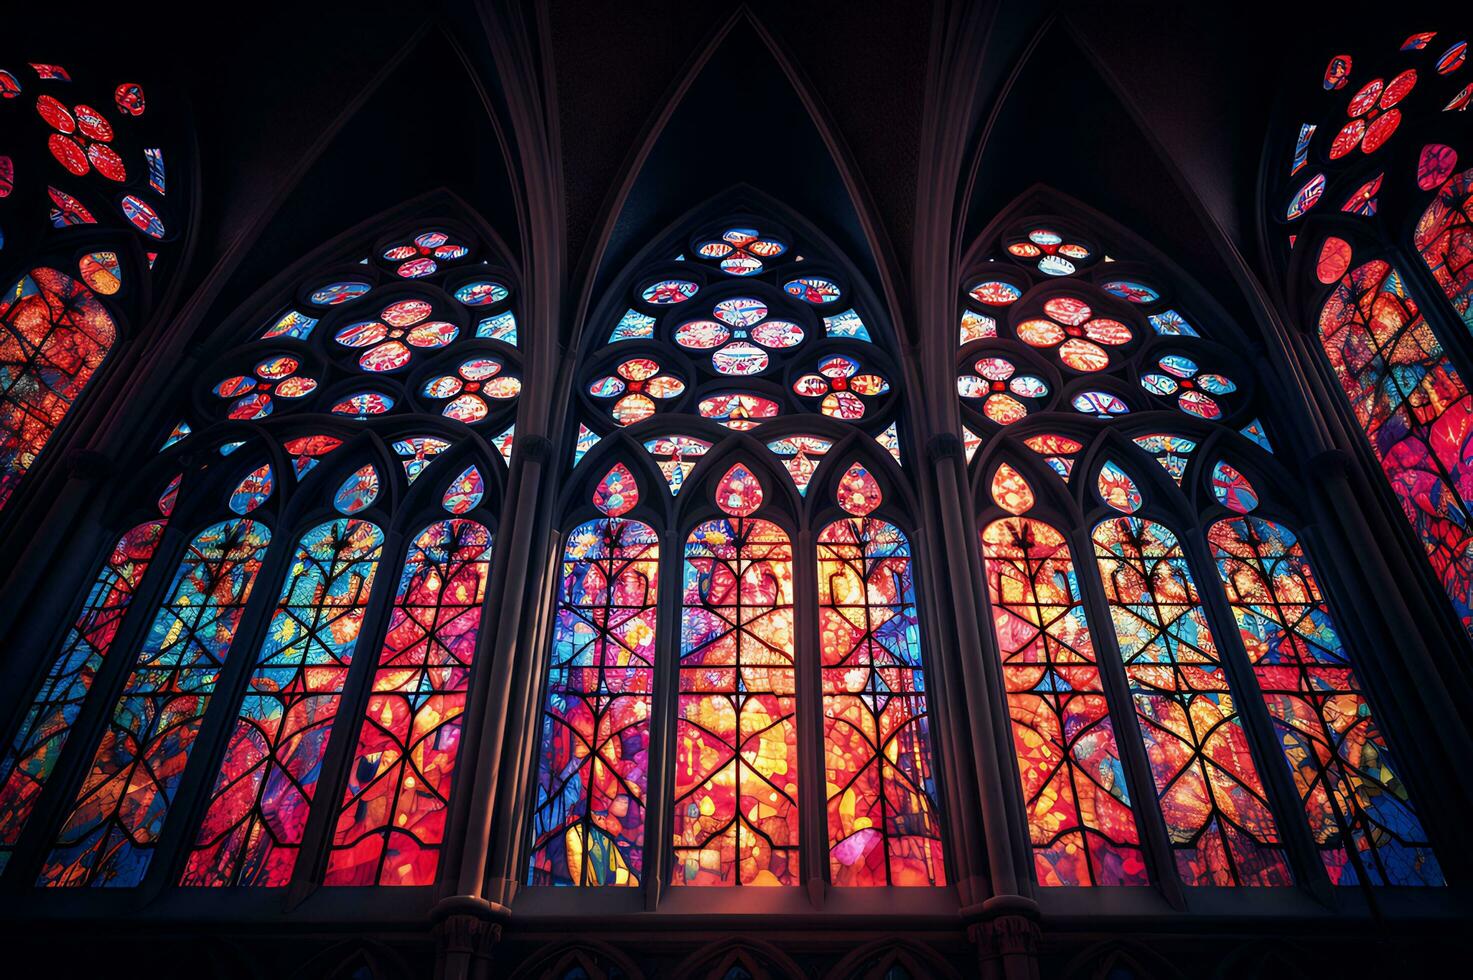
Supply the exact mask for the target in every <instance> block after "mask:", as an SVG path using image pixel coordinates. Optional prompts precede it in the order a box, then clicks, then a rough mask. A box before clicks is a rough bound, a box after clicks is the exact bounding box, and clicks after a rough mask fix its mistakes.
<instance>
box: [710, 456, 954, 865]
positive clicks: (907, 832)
mask: <svg viewBox="0 0 1473 980" xmlns="http://www.w3.org/2000/svg"><path fill="white" fill-rule="evenodd" d="M880 496H881V495H880V490H879V487H878V486H877V485H876V484H875V481H874V478H873V477H872V476H870V475H869V474H868V473H867V472H865V470H864V469H863V467H861V466H860V465H859V464H854V465H853V466H852V467H851V468H850V469H849V470H848V471H846V474H845V477H844V478H843V479H841V481H840V496H839V502H840V505H841V506H842V507H844V509H845V510H847V511H849V512H850V513H851V514H853V515H854V516H853V517H850V518H846V519H844V520H840V521H835V522H834V523H832V524H830V525H829V526H828V527H826V528H824V529H823V531H821V532H820V533H819V536H818V617H819V655H820V664H821V667H822V678H823V681H822V691H823V717H824V768H825V779H826V782H827V786H828V828H829V873H830V876H831V879H832V881H833V883H834V884H835V885H937V884H944V883H945V880H946V874H945V869H944V867H943V865H942V850H941V828H940V825H939V822H938V820H937V817H936V810H937V807H936V789H935V777H934V775H933V773H932V764H931V744H930V742H931V739H930V721H929V716H928V714H927V709H926V697H925V691H926V684H925V672H924V669H923V665H922V663H921V650H920V628H919V624H918V623H917V614H916V606H915V586H914V582H913V579H912V568H911V555H910V542H909V541H908V540H907V539H906V536H905V534H904V532H902V531H901V530H900V529H899V528H898V527H896V526H895V525H893V524H890V523H888V522H886V521H882V520H879V519H877V518H874V517H870V516H868V515H869V514H870V513H871V512H872V511H874V510H875V508H876V507H878V506H879V504H880ZM739 656H740V653H739Z"/></svg>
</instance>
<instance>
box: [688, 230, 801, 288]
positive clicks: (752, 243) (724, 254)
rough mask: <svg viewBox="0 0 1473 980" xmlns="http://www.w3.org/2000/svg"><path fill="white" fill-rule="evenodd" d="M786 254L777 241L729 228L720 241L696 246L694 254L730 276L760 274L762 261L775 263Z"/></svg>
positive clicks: (716, 240)
mask: <svg viewBox="0 0 1473 980" xmlns="http://www.w3.org/2000/svg"><path fill="white" fill-rule="evenodd" d="M787 250H788V246H787V245H786V244H785V243H784V242H783V241H782V240H780V239H778V238H776V237H774V236H771V235H764V234H762V232H761V231H759V230H758V229H756V228H745V227H742V228H728V229H726V230H725V231H723V232H722V233H721V237H720V238H711V239H707V240H705V241H703V242H701V243H699V244H698V245H697V246H696V248H695V254H696V255H698V256H699V257H701V258H703V259H707V260H709V261H713V262H715V263H716V264H717V267H718V268H719V269H721V271H722V272H724V273H726V274H727V275H729V276H755V275H757V274H758V273H760V272H762V270H763V268H764V266H763V260H764V259H775V258H777V257H779V256H781V255H782V254H783V253H784V252H786V251H787Z"/></svg>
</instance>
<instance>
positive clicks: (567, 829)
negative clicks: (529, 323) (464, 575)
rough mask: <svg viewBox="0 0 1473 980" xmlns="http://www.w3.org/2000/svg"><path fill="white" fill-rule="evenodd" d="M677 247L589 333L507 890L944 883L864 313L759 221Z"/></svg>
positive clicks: (911, 621)
mask: <svg viewBox="0 0 1473 980" xmlns="http://www.w3.org/2000/svg"><path fill="white" fill-rule="evenodd" d="M678 234H679V237H678V238H675V239H672V242H661V243H659V244H657V245H654V246H651V247H650V248H649V249H647V250H646V253H645V257H644V258H641V259H640V260H638V261H637V262H636V263H635V265H634V266H633V267H632V268H631V269H630V270H628V271H627V272H626V273H625V275H624V276H623V278H622V280H621V281H622V282H623V283H625V284H626V285H627V288H628V290H629V292H628V294H627V298H621V297H619V296H613V297H610V298H608V299H606V300H605V301H604V302H603V303H602V304H601V305H600V307H599V308H598V310H597V311H596V312H595V313H594V315H593V317H592V318H591V320H590V325H589V327H588V328H587V329H588V336H587V338H586V341H585V345H584V346H585V354H584V357H583V359H582V361H581V362H580V367H579V371H578V378H579V381H578V384H579V390H578V395H577V398H578V403H577V405H576V406H575V411H574V413H573V417H572V418H570V420H569V425H570V426H571V427H572V430H573V431H571V432H570V434H569V443H570V446H569V448H570V453H569V455H570V457H571V461H572V465H573V476H572V480H571V481H570V486H572V487H576V488H577V491H576V494H577V495H576V496H572V497H570V498H569V499H568V500H566V501H565V502H564V506H565V508H566V509H567V511H568V512H569V513H570V514H573V515H578V514H580V513H586V508H587V506H588V504H589V502H590V501H591V503H592V504H593V506H594V508H595V509H596V510H598V511H600V512H602V514H603V516H601V517H591V518H586V519H581V520H580V521H579V522H576V523H573V524H572V529H571V530H570V531H569V532H568V534H569V536H568V538H567V540H566V543H565V545H564V564H563V580H562V586H561V592H560V606H559V609H560V613H559V617H558V620H557V622H556V624H555V626H554V628H553V638H552V644H551V649H550V652H549V654H548V656H549V661H548V669H547V673H546V685H547V686H546V691H545V694H544V709H543V726H542V739H541V743H540V745H539V747H538V751H539V763H538V776H537V781H536V790H535V800H534V801H533V806H534V810H533V824H534V828H533V834H532V840H531V852H530V859H529V862H528V864H529V867H528V872H527V881H528V883H529V884H531V885H554V884H586V885H629V886H633V885H643V886H647V887H648V886H649V884H650V882H651V880H652V877H653V880H657V881H659V882H660V884H661V885H664V884H670V885H674V886H677V887H681V886H712V885H716V886H722V885H725V886H738V885H741V886H752V885H758V886H762V885H769V886H773V885H777V886H781V885H789V886H791V885H797V884H799V883H801V882H803V881H804V880H805V874H812V875H826V876H827V880H828V881H830V882H831V883H833V884H834V885H836V886H888V885H932V884H942V883H944V882H945V881H946V872H945V868H944V860H943V848H942V844H941V829H940V820H939V809H938V807H937V804H936V798H937V788H936V777H935V773H934V770H933V763H932V757H931V745H930V732H929V724H930V722H929V718H930V711H929V707H928V704H927V689H926V685H925V681H924V677H925V669H924V663H923V661H924V657H923V653H922V646H923V645H922V642H921V637H920V627H919V624H918V618H919V617H918V615H917V612H916V589H915V585H914V581H913V579H914V573H913V569H912V564H911V563H912V557H911V548H910V541H909V538H908V537H907V535H906V532H905V531H903V530H902V529H901V527H900V526H899V525H898V524H897V523H894V522H892V521H891V520H889V519H886V518H884V517H882V516H881V513H880V512H879V511H881V510H889V509H894V507H895V505H894V504H892V503H890V500H891V497H896V498H898V497H899V496H900V495H901V494H902V493H903V491H902V490H899V489H896V490H893V491H891V492H889V493H887V492H885V491H883V490H882V487H884V486H892V487H903V486H904V483H905V475H904V472H903V470H902V469H901V466H900V464H901V462H902V461H903V460H905V459H906V456H905V452H904V450H903V447H902V443H901V438H902V435H901V433H902V431H903V416H902V413H901V411H900V399H899V395H898V392H897V391H896V390H895V379H896V378H897V377H898V373H897V370H896V368H895V363H894V360H893V359H892V355H891V353H890V350H889V349H888V341H887V337H888V335H887V333H886V332H885V331H883V330H882V329H880V327H879V326H878V324H879V322H880V321H879V320H878V309H879V307H878V304H877V303H876V302H875V301H874V300H873V298H872V297H871V296H870V294H869V293H868V291H867V289H866V288H865V287H864V285H863V284H862V282H861V280H860V279H859V277H858V276H857V275H856V274H855V272H854V270H853V269H852V267H850V266H849V265H848V264H847V263H846V262H845V261H844V260H843V257H842V256H840V255H839V254H838V253H837V252H836V251H835V250H834V249H833V248H832V246H829V245H828V244H827V243H823V242H821V240H820V239H818V237H817V236H816V234H815V233H813V232H811V231H808V232H804V233H796V232H794V231H793V230H791V229H789V228H784V227H782V226H781V225H780V223H779V222H778V221H776V220H774V219H773V218H771V217H770V216H766V215H763V216H758V215H752V214H737V215H734V216H730V217H727V218H725V219H724V220H715V221H709V222H704V223H702V222H696V221H692V222H690V223H689V224H687V225H686V226H685V227H684V228H683V229H682V230H681V231H680V232H679V233H678ZM672 243H673V244H672ZM672 254H674V255H676V256H677V258H676V261H674V262H671V261H666V260H664V259H663V258H662V257H663V256H669V255H672ZM845 474H847V475H845ZM656 487H658V488H659V491H658V492H657V491H656V490H655V488H656ZM817 488H821V489H817ZM661 540H667V541H669V542H671V543H672V544H673V545H675V550H674V552H673V553H672V552H671V551H670V550H669V549H667V550H666V551H665V552H664V553H663V554H662V552H661V551H660V549H659V543H660V541H661ZM805 549H806V550H805ZM662 560H663V561H664V562H665V563H666V568H665V569H663V570H660V569H659V568H658V566H659V564H660V562H661V561H662ZM676 562H678V565H677V564H674V563H676ZM662 583H663V584H662ZM662 589H663V590H664V591H663V596H664V598H661V595H662V593H661V590H662ZM662 604H668V607H672V608H669V613H668V615H669V616H670V617H671V618H670V619H669V620H668V621H669V622H670V626H669V627H660V628H661V629H669V631H670V633H669V635H657V623H658V622H660V610H661V605H662ZM805 706H808V707H805ZM656 827H669V831H668V834H669V836H668V837H666V838H665V839H663V840H662V839H659V838H658V837H656V836H654V834H655V831H654V829H653V828H656ZM805 851H806V852H807V853H808V854H809V855H811V856H810V857H805ZM821 853H824V854H826V855H827V857H826V858H823V857H820V856H819V855H820V854H821ZM805 861H811V862H812V864H811V865H805ZM805 866H811V867H812V868H815V869H817V868H821V869H823V870H821V871H812V872H805V871H804V868H805Z"/></svg>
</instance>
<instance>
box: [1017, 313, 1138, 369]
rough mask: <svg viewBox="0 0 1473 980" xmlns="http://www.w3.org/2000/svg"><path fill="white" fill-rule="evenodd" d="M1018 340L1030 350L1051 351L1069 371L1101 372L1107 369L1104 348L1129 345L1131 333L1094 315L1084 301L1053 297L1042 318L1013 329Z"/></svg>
mask: <svg viewBox="0 0 1473 980" xmlns="http://www.w3.org/2000/svg"><path fill="white" fill-rule="evenodd" d="M1017 334H1018V339H1019V340H1021V341H1023V343H1025V344H1028V345H1029V346H1031V347H1039V348H1043V349H1045V350H1052V351H1053V352H1054V353H1055V354H1056V355H1057V356H1058V358H1059V360H1060V362H1062V363H1063V365H1064V366H1065V367H1067V368H1069V369H1071V370H1073V371H1078V372H1081V373H1087V372H1092V371H1103V370H1104V369H1105V368H1107V367H1109V366H1110V354H1109V352H1108V351H1107V349H1106V348H1108V347H1119V346H1120V345H1122V344H1128V343H1130V341H1131V339H1132V334H1131V330H1130V328H1129V327H1127V326H1126V325H1125V324H1123V323H1121V322H1120V321H1119V320H1114V319H1111V318H1110V317H1103V316H1095V315H1094V310H1093V309H1091V308H1090V305H1089V304H1088V303H1086V302H1085V301H1084V300H1081V299H1078V298H1076V297H1073V296H1055V297H1053V298H1052V299H1049V300H1046V301H1045V302H1044V304H1043V315H1042V316H1038V317H1032V318H1030V319H1027V320H1024V321H1023V322H1022V323H1019V324H1018V326H1017Z"/></svg>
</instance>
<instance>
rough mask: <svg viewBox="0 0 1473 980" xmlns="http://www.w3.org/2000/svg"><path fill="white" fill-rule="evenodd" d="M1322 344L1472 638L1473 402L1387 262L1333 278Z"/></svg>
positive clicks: (1322, 322) (1324, 311)
mask: <svg viewBox="0 0 1473 980" xmlns="http://www.w3.org/2000/svg"><path fill="white" fill-rule="evenodd" d="M1424 220H1425V215H1424ZM1461 220H1462V224H1461V227H1463V228H1464V229H1465V234H1466V219H1461ZM1423 254H1424V257H1425V256H1426V254H1427V253H1426V252H1425V251H1424V253H1423ZM1449 282H1450V280H1445V281H1444V283H1443V289H1444V290H1447V289H1448V288H1449V286H1448V283H1449ZM1464 316H1465V317H1466V316H1467V313H1466V310H1465V311H1464ZM1319 338H1320V346H1321V347H1322V348H1323V349H1324V352H1325V357H1326V358H1327V359H1328V360H1329V362H1330V367H1331V369H1332V370H1333V371H1334V373H1335V377H1336V378H1337V380H1339V382H1340V387H1341V389H1342V390H1343V391H1344V393H1345V397H1346V400H1347V401H1348V402H1349V403H1350V408H1351V411H1352V413H1353V414H1354V415H1355V418H1356V421H1357V422H1358V423H1359V424H1360V427H1361V429H1362V431H1363V432H1364V433H1365V435H1366V439H1367V441H1368V442H1369V443H1370V446H1371V450H1372V452H1373V453H1375V456H1376V459H1377V460H1378V461H1379V462H1380V464H1381V468H1382V470H1383V471H1384V472H1385V474H1386V479H1387V483H1388V484H1389V485H1390V488H1391V492H1392V493H1393V494H1394V495H1395V496H1396V499H1397V502H1398V503H1399V504H1400V505H1401V509H1402V513H1403V514H1405V515H1406V518H1407V521H1408V522H1410V523H1411V525H1412V529H1413V531H1414V532H1415V534H1416V536H1417V538H1418V539H1419V540H1420V541H1421V542H1422V546H1423V548H1424V549H1425V551H1426V553H1427V560H1428V561H1429V562H1430V563H1431V565H1432V570H1433V572H1434V573H1435V574H1436V576H1437V578H1438V580H1439V581H1441V583H1442V586H1443V589H1444V590H1445V591H1446V592H1447V595H1448V598H1449V600H1450V601H1451V602H1452V604H1453V610H1454V612H1455V613H1456V614H1457V616H1458V618H1459V620H1461V621H1462V623H1463V628H1464V629H1466V630H1468V631H1469V632H1470V633H1473V558H1470V557H1469V556H1470V553H1473V538H1470V531H1469V529H1470V528H1473V519H1470V515H1473V509H1470V507H1469V501H1470V500H1473V398H1470V397H1469V394H1468V390H1467V388H1466V387H1465V386H1464V384H1463V380H1462V378H1461V377H1459V376H1458V373H1457V371H1456V370H1454V368H1453V366H1452V364H1451V363H1450V362H1449V361H1448V359H1447V355H1446V354H1445V353H1444V351H1443V348H1442V345H1441V344H1439V343H1438V341H1437V337H1436V336H1435V335H1434V334H1433V333H1432V330H1431V328H1430V327H1428V325H1427V322H1426V321H1425V320H1424V319H1423V318H1422V315H1421V313H1420V312H1419V311H1418V309H1417V305H1416V304H1415V303H1414V302H1413V301H1412V299H1411V297H1410V296H1409V295H1408V294H1407V291H1406V285H1405V283H1404V282H1403V281H1402V278H1401V275H1400V274H1399V273H1398V272H1397V271H1396V270H1395V269H1393V268H1392V267H1391V266H1390V265H1388V264H1387V263H1386V262H1384V261H1381V260H1376V261H1372V262H1367V263H1365V264H1363V265H1360V266H1358V267H1356V268H1354V269H1352V270H1351V271H1350V272H1349V273H1348V274H1347V275H1346V276H1345V277H1344V278H1342V279H1341V280H1340V283H1339V284H1338V285H1337V286H1336V287H1335V288H1334V290H1332V291H1331V293H1330V295H1329V297H1328V298H1326V300H1325V302H1324V305H1323V306H1322V307H1321V308H1320V322H1319Z"/></svg>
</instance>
